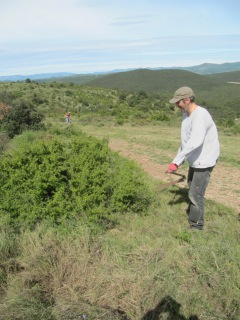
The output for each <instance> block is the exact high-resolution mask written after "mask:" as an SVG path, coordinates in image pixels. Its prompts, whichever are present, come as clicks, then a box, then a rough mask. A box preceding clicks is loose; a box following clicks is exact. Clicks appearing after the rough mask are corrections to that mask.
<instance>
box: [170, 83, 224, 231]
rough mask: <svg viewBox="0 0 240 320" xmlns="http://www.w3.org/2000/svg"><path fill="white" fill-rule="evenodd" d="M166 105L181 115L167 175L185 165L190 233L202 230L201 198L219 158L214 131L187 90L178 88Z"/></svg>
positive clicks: (208, 119) (202, 200) (186, 88)
mask: <svg viewBox="0 0 240 320" xmlns="http://www.w3.org/2000/svg"><path fill="white" fill-rule="evenodd" d="M169 102H170V103H175V105H176V106H177V107H178V108H179V109H180V110H181V111H182V112H183V118H182V127H181V141H182V143H181V147H180V148H179V150H178V153H177V155H176V157H175V158H174V159H173V161H172V163H171V164H170V165H169V167H168V172H169V173H171V172H174V171H176V170H177V169H178V167H179V166H180V165H181V164H182V163H183V162H184V161H185V160H186V161H187V162H188V164H189V170H188V185H189V192H188V197H189V200H190V203H189V206H188V209H187V213H188V221H189V224H190V228H191V229H194V230H202V229H203V227H204V196H205V192H206V189H207V186H208V182H209V179H210V175H211V172H212V170H213V168H214V166H215V165H216V163H217V160H218V158H219V155H220V146H219V141H218V132H217V128H216V125H215V123H214V121H213V119H212V117H211V115H210V114H209V112H208V111H207V110H206V109H204V108H202V107H200V106H198V105H197V104H196V103H195V94H194V92H193V90H192V89H191V88H189V87H181V88H179V89H178V90H177V91H176V92H175V93H174V97H173V98H172V99H171V100H170V101H169Z"/></svg>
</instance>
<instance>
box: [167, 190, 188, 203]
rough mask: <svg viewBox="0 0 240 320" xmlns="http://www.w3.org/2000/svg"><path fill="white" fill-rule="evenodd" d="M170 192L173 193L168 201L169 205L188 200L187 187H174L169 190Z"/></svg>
mask: <svg viewBox="0 0 240 320" xmlns="http://www.w3.org/2000/svg"><path fill="white" fill-rule="evenodd" d="M170 192H171V193H172V194H173V198H172V200H170V201H169V204H170V205H174V204H179V203H183V202H187V203H188V202H189V199H188V189H187V188H178V189H176V188H174V189H172V190H170Z"/></svg>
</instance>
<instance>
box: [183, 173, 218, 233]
mask: <svg viewBox="0 0 240 320" xmlns="http://www.w3.org/2000/svg"><path fill="white" fill-rule="evenodd" d="M213 168H214V167H210V168H204V169H197V168H192V167H189V170H188V185H189V192H188V197H189V200H190V203H189V206H188V209H187V213H188V221H189V224H190V226H192V227H194V228H198V229H203V226H204V195H205V191H206V189H207V186H208V182H209V179H210V175H211V172H212V170H213Z"/></svg>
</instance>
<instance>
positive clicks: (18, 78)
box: [0, 72, 75, 81]
mask: <svg viewBox="0 0 240 320" xmlns="http://www.w3.org/2000/svg"><path fill="white" fill-rule="evenodd" d="M74 74H75V73H71V72H57V73H41V74H32V75H13V76H0V81H24V80H26V79H30V80H40V79H48V78H59V77H69V76H73V75H74Z"/></svg>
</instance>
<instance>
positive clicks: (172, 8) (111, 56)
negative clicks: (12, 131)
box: [0, 0, 240, 76]
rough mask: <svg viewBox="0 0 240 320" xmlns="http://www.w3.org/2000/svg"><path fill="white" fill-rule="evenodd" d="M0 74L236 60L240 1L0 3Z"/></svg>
mask: <svg viewBox="0 0 240 320" xmlns="http://www.w3.org/2000/svg"><path fill="white" fill-rule="evenodd" d="M0 12H1V28H0V76H4V75H17V74H18V75H30V74H37V73H49V72H50V73H51V72H74V73H92V72H97V71H106V70H113V69H126V68H154V67H172V66H193V65H199V64H202V63H205V62H209V63H224V62H237V61H240V19H239V15H240V1H239V0H208V1H206V0H201V1H194V0H169V1H166V0H164V1H163V0H7V1H5V0H0Z"/></svg>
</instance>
